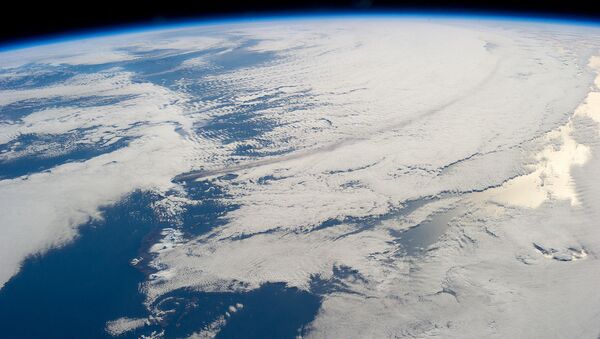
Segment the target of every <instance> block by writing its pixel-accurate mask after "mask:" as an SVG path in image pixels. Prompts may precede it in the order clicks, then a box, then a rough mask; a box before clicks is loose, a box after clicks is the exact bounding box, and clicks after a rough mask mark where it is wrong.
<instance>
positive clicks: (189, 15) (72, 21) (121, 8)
mask: <svg viewBox="0 0 600 339" xmlns="http://www.w3.org/2000/svg"><path fill="white" fill-rule="evenodd" d="M3 7H4V8H3V9H2V11H1V12H0V43H12V42H18V41H20V40H23V39H37V38H44V37H48V36H53V35H57V34H63V33H70V32H76V31H80V30H82V29H83V30H97V29H101V28H103V27H114V26H120V25H132V24H134V25H135V24H145V23H148V24H153V23H162V22H166V23H169V22H172V21H177V20H191V19H205V18H215V17H221V16H243V17H252V16H255V15H261V14H262V15H271V14H277V13H280V12H292V13H293V12H336V11H340V10H342V11H346V12H353V11H356V12H368V11H388V10H392V11H413V12H414V11H436V12H447V11H453V12H491V13H497V14H501V15H502V14H518V15H523V16H527V15H535V16H542V17H545V16H548V17H565V18H569V19H585V20H592V21H598V22H600V1H598V0H521V1H510V0H506V1H500V0H480V1H469V0H457V1H443V0H432V1H423V0H422V1H417V0H405V1H402V0H395V1H394V0H324V1H316V0H305V1H298V0H292V1H274V0H247V1H227V0H187V1H183V0H162V1H152V0H145V1H142V0H120V1H117V0H103V1H78V2H68V1H43V2H30V1H19V0H12V1H11V2H9V3H4V4H3Z"/></svg>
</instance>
